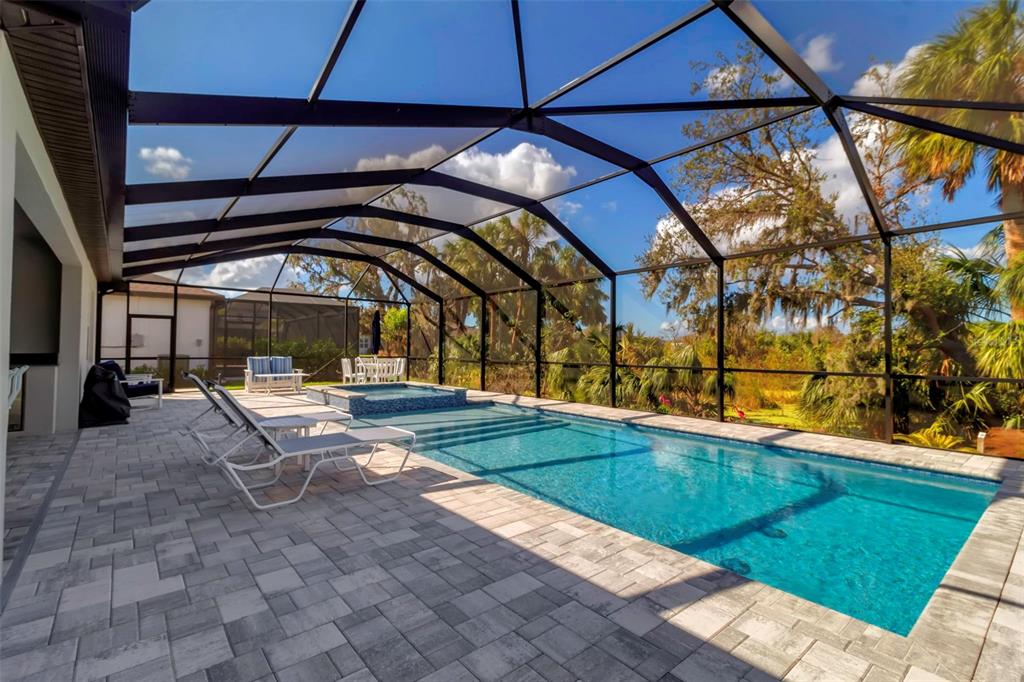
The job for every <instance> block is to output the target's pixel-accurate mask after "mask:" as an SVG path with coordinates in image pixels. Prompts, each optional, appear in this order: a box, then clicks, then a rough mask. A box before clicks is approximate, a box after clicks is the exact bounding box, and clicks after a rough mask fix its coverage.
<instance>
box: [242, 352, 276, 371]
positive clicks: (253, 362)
mask: <svg viewBox="0 0 1024 682" xmlns="http://www.w3.org/2000/svg"><path fill="white" fill-rule="evenodd" d="M245 362H246V364H247V365H248V367H249V371H250V372H252V373H253V374H270V373H271V372H270V358H268V357H266V356H254V357H248V358H246V359H245Z"/></svg>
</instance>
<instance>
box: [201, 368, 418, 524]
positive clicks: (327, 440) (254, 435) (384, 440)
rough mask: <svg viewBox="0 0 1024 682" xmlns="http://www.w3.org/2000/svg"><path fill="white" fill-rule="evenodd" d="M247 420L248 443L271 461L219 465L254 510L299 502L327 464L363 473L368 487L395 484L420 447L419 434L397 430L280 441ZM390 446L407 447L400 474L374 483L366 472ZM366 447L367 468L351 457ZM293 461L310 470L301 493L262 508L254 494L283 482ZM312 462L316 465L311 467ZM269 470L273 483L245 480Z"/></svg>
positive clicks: (353, 431)
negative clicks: (286, 467)
mask: <svg viewBox="0 0 1024 682" xmlns="http://www.w3.org/2000/svg"><path fill="white" fill-rule="evenodd" d="M214 391H215V392H216V393H217V394H218V395H220V396H221V397H223V398H225V399H226V400H227V401H228V402H231V401H233V400H234V397H233V396H231V395H230V394H229V393H228V390H227V389H226V388H224V387H223V386H214ZM243 418H244V419H245V420H246V422H247V424H248V426H249V428H250V429H251V432H250V434H249V435H248V436H247V437H246V440H249V439H256V440H258V441H260V442H261V443H262V444H263V445H265V446H266V447H267V448H268V449H270V450H271V458H270V460H269V461H267V462H260V463H253V464H236V463H234V462H232V461H230V460H229V459H227V458H222V459H220V460H219V461H218V462H217V463H218V464H219V465H220V467H221V470H222V471H223V472H224V474H225V475H226V476H227V477H228V480H230V481H231V483H232V484H233V485H234V486H235V487H236V488H238V490H239V491H241V492H242V494H244V495H245V497H246V498H247V499H248V500H249V502H250V504H252V506H253V507H255V508H256V509H260V510H265V509H273V508H275V507H281V506H284V505H287V504H293V503H295V502H298V501H299V500H300V499H302V496H303V495H304V494H305V493H306V489H307V488H308V487H309V483H310V481H312V480H313V476H314V475H315V474H316V471H317V469H318V468H319V467H321V466H324V465H327V464H333V465H334V466H335V468H336V469H337V470H339V471H344V470H346V469H351V468H354V469H355V470H356V471H357V472H358V473H359V477H360V478H362V479H363V483H365V484H366V485H380V484H382V483H388V482H389V481H394V480H395V479H396V478H398V477H399V476H400V475H401V474H402V472H403V471H404V470H405V465H406V463H407V462H408V461H409V454H410V453H411V452H412V448H413V447H414V446H415V445H416V434H415V433H413V432H412V431H407V430H405V429H399V428H396V427H393V426H377V427H369V428H362V429H351V430H349V431H345V432H343V433H329V434H322V435H318V436H302V437H297V438H288V439H284V440H277V439H275V438H274V437H273V436H271V435H270V433H269V432H268V431H267V429H266V428H264V426H263V425H262V424H261V423H260V422H258V421H254V420H253V419H252V418H251V417H250V416H249V415H248V414H245V413H243ZM388 444H390V445H398V446H401V445H403V444H404V446H405V453H404V456H403V458H402V462H401V464H400V465H399V467H398V471H397V472H395V473H394V474H392V475H390V476H387V477H384V478H379V479H376V480H372V481H371V480H370V479H368V478H367V477H366V470H367V469H368V468H369V466H370V464H371V463H372V462H373V458H374V455H376V454H377V452H378V449H379V447H380V446H381V445H388ZM362 447H369V448H370V452H369V457H368V458H367V460H366V463H365V464H360V463H359V462H358V461H357V460H356V459H355V457H353V456H352V453H351V450H352V449H353V448H362ZM290 459H298V460H300V461H302V462H303V465H304V468H305V469H307V470H308V473H307V475H306V478H305V480H304V481H303V483H302V487H301V488H300V489H299V492H298V493H296V494H295V495H294V496H292V497H290V498H288V499H286V500H281V501H279V502H272V503H270V504H261V503H259V502H257V501H256V498H255V497H253V494H252V493H253V491H254V490H258V489H261V488H266V487H268V486H271V485H274V484H275V483H277V481H278V480H280V478H281V475H282V474H283V473H284V464H285V463H286V462H287V461H288V460H290ZM311 460H312V464H310V461H311ZM343 462H347V463H348V464H350V465H351V466H349V467H345V468H343V467H342V466H341V463H343ZM268 469H269V470H271V471H272V472H273V476H272V477H271V478H270V479H269V480H257V481H255V482H253V483H249V484H248V485H247V484H246V482H245V479H243V475H244V476H245V478H249V477H250V476H251V475H252V474H258V473H259V472H262V471H266V470H268Z"/></svg>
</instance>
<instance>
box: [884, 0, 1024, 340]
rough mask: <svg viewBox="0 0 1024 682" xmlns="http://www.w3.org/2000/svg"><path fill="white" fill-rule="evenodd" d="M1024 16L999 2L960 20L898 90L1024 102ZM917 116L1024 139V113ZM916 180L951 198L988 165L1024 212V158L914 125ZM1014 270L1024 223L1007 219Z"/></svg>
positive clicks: (910, 161)
mask: <svg viewBox="0 0 1024 682" xmlns="http://www.w3.org/2000/svg"><path fill="white" fill-rule="evenodd" d="M1022 36H1024V14H1022V13H1021V11H1020V3H1019V0H995V1H994V2H992V3H990V4H988V5H985V6H983V7H979V8H977V9H975V10H973V11H972V12H970V13H969V14H967V15H966V16H965V17H963V18H961V19H959V20H958V21H957V23H956V26H955V27H954V28H953V30H952V31H950V32H949V33H945V34H942V35H940V36H939V37H937V38H936V39H935V40H934V41H932V42H930V43H928V44H926V45H924V46H923V47H922V48H921V49H920V50H918V51H917V52H916V53H915V54H914V56H913V57H912V58H911V59H910V62H909V64H908V65H907V68H906V69H905V70H904V71H903V74H902V75H901V77H900V80H899V84H898V89H899V92H900V94H901V95H902V96H904V97H914V98H921V99H959V100H964V99H968V100H972V101H996V102H1024V39H1022ZM912 113H914V114H919V115H921V116H923V117H929V118H933V119H938V120H940V121H941V122H942V123H945V124H948V125H951V126H956V127H959V128H963V129H966V130H973V131H976V132H981V133H985V134H987V135H991V136H993V137H999V138H1002V139H1006V140H1010V141H1013V142H1018V143H1021V142H1024V116H1022V115H1021V113H1020V112H1010V111H987V110H968V109H954V108H949V109H919V110H912ZM900 145H901V147H902V148H903V152H904V161H905V164H906V166H905V168H906V171H907V175H908V177H911V178H916V179H924V180H927V181H936V180H941V181H942V192H943V195H944V196H945V197H946V199H948V200H952V199H953V197H954V196H955V195H956V193H957V192H958V191H959V190H960V189H961V188H962V187H963V186H964V183H965V182H966V181H967V178H968V177H969V176H970V175H971V173H973V172H974V170H975V166H976V165H980V164H984V165H985V167H986V171H987V175H988V187H989V189H990V190H992V191H996V192H999V202H1000V208H1001V210H1002V211H1003V212H1005V213H1010V212H1018V211H1024V156H1022V155H1018V154H1012V153H1010V152H1007V151H1000V150H996V149H991V148H986V147H981V146H978V145H975V144H973V143H971V142H967V141H964V140H959V139H955V138H951V137H947V136H945V135H940V134H937V133H932V132H928V131H925V130H921V129H917V128H910V127H907V128H906V129H905V130H904V132H903V133H902V135H901V140H900ZM1003 237H1004V243H1005V253H1006V266H1007V271H1008V273H1009V272H1012V271H1014V270H1017V269H1019V268H1020V267H1022V265H1024V220H1021V219H1015V220H1007V221H1005V222H1004V224H1003ZM1010 310H1011V317H1012V319H1013V320H1015V321H1024V298H1020V297H1012V298H1011V300H1010Z"/></svg>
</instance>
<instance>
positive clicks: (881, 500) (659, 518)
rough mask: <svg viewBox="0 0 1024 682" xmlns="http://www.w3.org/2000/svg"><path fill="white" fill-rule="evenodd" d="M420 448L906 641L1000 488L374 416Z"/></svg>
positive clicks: (529, 426)
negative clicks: (405, 432) (411, 434)
mask: <svg viewBox="0 0 1024 682" xmlns="http://www.w3.org/2000/svg"><path fill="white" fill-rule="evenodd" d="M363 421H364V422H365V423H372V424H396V425H401V426H404V427H406V428H410V429H412V430H414V431H416V434H417V437H418V442H417V447H416V450H417V452H419V453H421V454H423V455H426V456H427V457H430V458H433V459H435V460H437V461H440V462H443V463H445V464H448V465H450V466H453V467H456V468H458V469H461V470H463V471H466V472H469V473H471V474H475V475H477V476H480V477H482V478H486V479H489V480H492V481H495V482H498V483H502V484H504V485H507V486H509V487H511V488H515V489H517V490H520V491H522V492H525V493H527V494H530V495H533V496H535V497H539V498H542V499H544V500H547V501H549V502H552V503H554V504H557V505H560V506H562V507H565V508H567V509H571V510H573V511H575V512H578V513H580V514H583V515H585V516H589V517H591V518H594V519H597V520H599V521H602V522H604V523H607V524H609V525H612V526H615V527H617V528H620V529H622V530H625V531H628V532H630V533H634V534H636V535H639V536H641V537H644V538H647V539H648V540H652V541H654V542H658V543H660V544H662V545H665V546H668V547H672V548H674V549H677V550H679V551H681V552H685V553H686V554H690V555H694V556H697V557H700V558H701V559H704V560H705V561H707V562H709V563H712V564H715V565H717V566H721V567H725V568H728V569H730V570H734V571H737V572H740V573H743V574H744V575H746V576H747V577H749V578H752V579H755V580H759V581H761V582H764V583H767V584H769V585H773V586H775V587H778V588H780V589H783V590H785V591H787V592H790V593H792V594H796V595H799V596H801V597H803V598H805V599H808V600H811V601H814V602H817V603H819V604H822V605H824V606H827V607H829V608H832V609H835V610H836V611H840V612H842V613H846V614H848V615H851V616H854V617H855V618H859V619H861V620H864V621H867V622H869V623H872V624H874V625H877V626H879V627H882V628H885V629H887V630H891V631H893V632H896V633H899V634H906V633H908V632H909V631H910V629H911V627H912V626H913V624H914V622H915V621H916V620H917V618H918V616H919V615H920V613H921V611H922V610H923V609H924V607H925V605H926V604H927V602H928V599H929V598H930V597H931V595H932V593H933V592H934V591H935V588H936V587H937V586H938V584H939V582H940V580H941V579H942V577H943V576H944V575H945V573H946V571H947V569H948V568H949V566H950V564H951V563H952V562H953V559H954V558H955V557H956V555H957V553H958V552H959V550H960V548H961V546H962V545H963V543H964V541H965V540H966V539H967V537H968V536H969V535H970V534H971V531H972V529H973V528H974V525H975V523H976V522H977V520H978V518H979V517H980V516H981V514H982V512H984V510H985V508H986V506H987V505H988V503H989V501H990V500H991V499H992V497H993V495H994V494H995V492H996V489H997V488H998V485H996V484H995V483H991V482H988V481H981V480H977V479H970V478H962V477H956V476H946V475H941V474H932V473H928V472H922V471H915V470H912V469H904V468H898V467H887V466H883V465H873V464H865V463H861V462H856V461H853V460H844V459H841V458H836V457H826V456H816V455H812V454H806V453H800V452H797V451H793V450H786V449H782V448H774V447H765V446H761V445H754V444H746V443H741V442H737V441H729V440H723V439H714V438H704V437H701V436H694V435H689V434H676V433H673V432H668V431H663V430H658V429H646V428H640V427H635V426H628V425H623V424H615V423H611V422H602V421H599V420H591V419H581V418H575V417H571V418H569V417H562V416H558V415H555V414H553V413H550V412H542V411H537V410H525V409H519V408H513V407H507V406H494V407H490V406H488V407H469V408H462V409H455V410H442V411H434V412H415V413H404V414H399V415H389V416H387V417H382V418H373V419H364V420H363Z"/></svg>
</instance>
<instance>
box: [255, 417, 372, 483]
mask: <svg viewBox="0 0 1024 682" xmlns="http://www.w3.org/2000/svg"><path fill="white" fill-rule="evenodd" d="M351 420H352V416H351V415H349V414H347V413H345V412H317V413H316V414H311V415H309V416H308V417H307V416H305V415H298V414H295V415H288V416H286V417H271V418H269V419H260V426H262V427H263V428H265V429H267V430H268V431H270V434H271V435H272V436H273V437H274V440H277V437H278V435H279V434H280V433H281V432H282V431H283V432H294V433H295V434H296V435H298V436H309V429H310V427H313V426H316V425H317V424H318V423H321V422H322V423H323V426H321V427H320V433H321V434H323V432H324V429H326V428H327V424H328V423H337V422H343V421H351ZM302 468H303V469H305V470H307V471H308V470H309V456H308V455H307V456H306V457H304V458H303V461H302Z"/></svg>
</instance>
